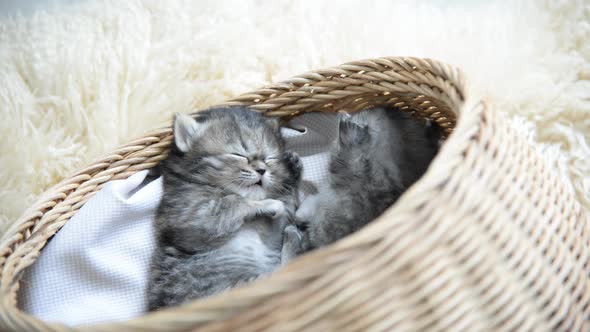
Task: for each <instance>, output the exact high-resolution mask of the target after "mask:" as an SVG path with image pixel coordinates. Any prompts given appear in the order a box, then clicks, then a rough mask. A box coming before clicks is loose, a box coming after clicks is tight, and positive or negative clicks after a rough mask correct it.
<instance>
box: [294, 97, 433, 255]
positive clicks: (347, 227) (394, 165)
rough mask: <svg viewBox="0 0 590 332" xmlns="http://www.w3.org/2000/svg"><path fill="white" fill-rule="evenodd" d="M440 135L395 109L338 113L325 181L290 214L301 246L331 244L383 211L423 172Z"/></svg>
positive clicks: (427, 123)
mask: <svg viewBox="0 0 590 332" xmlns="http://www.w3.org/2000/svg"><path fill="white" fill-rule="evenodd" d="M440 138H441V133H440V131H439V129H438V127H435V126H433V125H432V124H430V123H429V122H425V121H423V120H417V119H414V118H411V117H410V116H409V115H408V114H407V113H403V112H400V111H396V110H388V109H384V108H376V109H372V110H365V111H362V112H359V113H356V114H353V115H347V114H345V115H341V116H340V119H339V128H338V138H337V139H336V141H335V143H334V146H333V147H332V150H331V152H330V153H331V154H330V162H329V179H328V184H327V185H326V186H325V187H321V188H318V194H316V195H314V196H311V197H308V198H306V199H305V200H304V201H303V202H302V204H301V207H300V208H299V210H298V211H297V213H296V214H297V216H296V219H297V223H298V225H299V226H300V228H301V229H305V230H306V235H305V237H304V240H305V244H303V246H304V247H306V250H309V249H314V248H318V247H322V246H326V245H328V244H330V243H332V242H335V241H337V240H338V239H340V238H342V237H344V236H346V235H349V234H350V233H352V232H354V231H357V230H358V229H360V228H361V227H363V226H364V225H366V224H367V223H369V222H370V221H371V220H373V219H375V218H377V217H378V216H379V215H380V214H381V213H383V211H385V209H387V208H388V207H389V206H391V205H392V204H393V203H394V202H395V201H396V200H397V199H398V198H399V197H400V196H401V194H402V193H403V192H404V190H406V189H407V188H408V187H409V186H411V185H412V184H413V183H414V182H415V181H416V180H417V179H418V178H420V176H422V174H424V172H425V171H426V169H427V167H428V165H429V164H430V161H431V160H432V159H433V157H434V156H435V155H436V153H437V151H438V146H439V140H440Z"/></svg>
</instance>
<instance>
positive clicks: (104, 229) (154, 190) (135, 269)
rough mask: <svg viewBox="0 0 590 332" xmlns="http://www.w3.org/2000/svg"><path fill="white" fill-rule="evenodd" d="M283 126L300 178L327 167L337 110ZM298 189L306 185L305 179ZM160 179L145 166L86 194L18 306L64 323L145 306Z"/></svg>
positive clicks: (317, 178)
mask: <svg viewBox="0 0 590 332" xmlns="http://www.w3.org/2000/svg"><path fill="white" fill-rule="evenodd" d="M291 125H292V127H297V128H301V129H303V130H299V131H298V130H294V129H286V128H284V129H283V132H282V133H283V136H284V137H285V138H286V141H287V148H288V149H291V150H294V151H296V152H297V153H299V155H300V157H301V159H302V162H303V165H304V171H303V179H304V180H307V181H310V182H312V183H315V184H318V183H320V182H322V181H323V180H324V179H325V177H326V174H327V167H326V166H327V161H328V153H327V150H328V149H329V147H330V145H331V143H332V141H333V138H334V137H335V135H336V128H337V127H336V117H335V116H333V115H330V114H319V113H314V114H308V115H304V116H301V117H299V118H297V119H296V120H294V121H293V122H292V123H291ZM302 189H303V190H302V195H305V193H306V192H307V190H308V189H309V188H307V187H305V186H303V188H302ZM161 195H162V179H161V178H155V177H151V176H150V175H149V171H147V170H146V171H142V172H138V173H137V174H134V175H133V176H131V177H129V178H128V179H126V180H118V181H112V182H110V183H108V184H107V185H105V187H104V188H103V189H102V190H101V191H100V192H98V193H97V194H96V195H95V196H94V197H93V198H92V199H90V200H89V201H88V202H87V203H86V204H85V205H84V206H83V207H82V208H81V209H80V211H78V213H76V214H75V215H74V216H73V217H72V219H71V220H70V221H68V222H67V223H66V224H65V225H64V227H63V228H62V229H61V230H60V231H59V232H58V233H57V235H56V236H55V237H54V238H53V239H52V240H51V241H50V242H49V243H48V244H47V246H46V247H45V249H43V251H42V253H41V255H40V257H39V259H38V260H37V261H36V262H35V263H34V264H33V266H32V267H31V268H29V269H28V270H27V271H26V274H25V276H24V277H23V281H22V282H21V285H22V286H21V287H22V290H21V291H20V292H19V296H20V298H19V303H20V307H21V308H22V309H23V310H25V311H26V312H29V313H31V314H33V315H35V316H37V317H39V318H41V319H43V320H45V321H53V322H61V323H65V324H69V325H87V324H92V323H98V322H104V321H115V320H125V319H129V318H131V317H134V316H138V315H141V314H142V313H144V311H145V307H146V300H145V296H144V292H145V287H146V283H147V278H148V265H149V261H150V256H151V252H152V250H153V248H154V239H153V229H152V220H153V219H154V215H155V211H156V208H157V206H158V202H159V200H160V197H161Z"/></svg>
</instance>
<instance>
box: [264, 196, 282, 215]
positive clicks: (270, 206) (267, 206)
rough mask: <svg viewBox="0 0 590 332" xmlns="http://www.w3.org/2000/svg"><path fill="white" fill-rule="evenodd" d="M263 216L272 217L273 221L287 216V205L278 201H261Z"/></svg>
mask: <svg viewBox="0 0 590 332" xmlns="http://www.w3.org/2000/svg"><path fill="white" fill-rule="evenodd" d="M260 205H261V214H262V215H264V216H268V217H271V218H273V219H276V218H280V217H282V216H284V215H285V213H286V208H285V203H283V202H281V201H279V200H276V199H265V200H263V201H260Z"/></svg>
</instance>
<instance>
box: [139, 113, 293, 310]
mask: <svg viewBox="0 0 590 332" xmlns="http://www.w3.org/2000/svg"><path fill="white" fill-rule="evenodd" d="M173 130H174V143H173V145H172V149H171V151H170V154H169V156H168V157H167V158H166V159H165V160H164V161H162V163H161V164H160V168H161V171H162V176H163V180H164V181H163V183H164V193H163V196H162V200H161V203H160V205H159V207H158V210H157V214H156V220H155V230H156V249H155V252H154V254H153V257H152V264H151V270H150V276H149V278H150V279H149V284H148V288H147V294H148V306H149V308H148V309H149V310H150V311H151V310H155V309H158V308H161V307H166V306H171V305H177V304H181V303H183V302H186V301H188V300H192V299H197V298H202V297H205V296H209V295H213V294H217V293H220V292H222V291H224V290H227V289H229V288H232V287H235V286H238V285H241V284H243V283H246V282H248V281H251V280H254V279H256V278H258V277H260V276H263V275H266V274H269V273H271V272H272V271H274V270H275V269H276V268H277V267H278V266H280V265H281V264H285V263H286V262H287V261H289V260H290V259H291V258H292V257H294V256H295V254H296V252H297V251H298V250H299V246H300V243H299V241H300V238H301V235H300V234H299V232H298V230H297V228H296V227H295V226H294V225H288V224H289V223H290V222H292V221H293V216H294V212H295V209H296V207H297V204H298V201H297V199H298V198H297V197H298V196H297V195H298V193H297V190H298V185H299V182H300V178H301V171H302V164H301V162H300V160H299V157H298V156H297V154H295V153H294V152H289V151H285V148H284V142H283V139H282V137H281V136H280V133H279V124H278V121H277V120H276V119H269V118H266V117H264V116H262V115H260V114H259V113H256V112H253V111H249V110H247V109H245V108H229V109H214V110H210V111H207V112H203V113H200V114H199V115H198V116H197V118H196V119H194V118H191V117H189V116H187V115H182V114H177V115H176V116H175V118H174V128H173Z"/></svg>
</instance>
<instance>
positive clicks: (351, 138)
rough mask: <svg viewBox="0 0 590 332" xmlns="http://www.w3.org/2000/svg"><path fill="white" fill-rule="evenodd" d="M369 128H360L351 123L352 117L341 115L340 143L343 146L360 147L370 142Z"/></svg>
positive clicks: (339, 125) (339, 123) (339, 126)
mask: <svg viewBox="0 0 590 332" xmlns="http://www.w3.org/2000/svg"><path fill="white" fill-rule="evenodd" d="M370 138H371V134H370V133H369V127H368V126H366V125H364V126H360V125H358V124H356V123H354V122H352V121H351V117H350V115H348V116H347V115H340V116H339V122H338V142H340V144H341V145H346V146H350V145H359V144H364V143H367V142H368V141H369V139H370Z"/></svg>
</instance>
